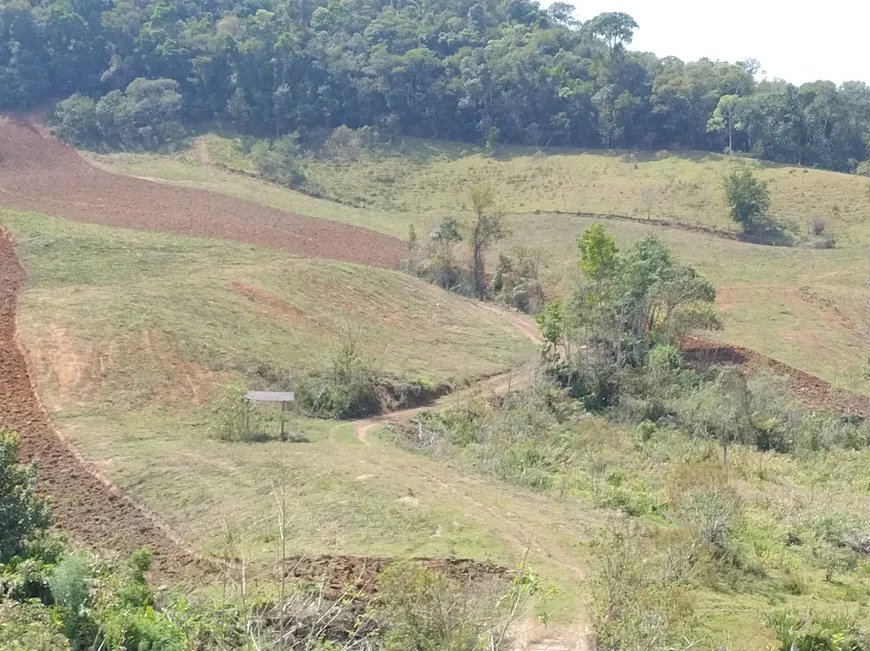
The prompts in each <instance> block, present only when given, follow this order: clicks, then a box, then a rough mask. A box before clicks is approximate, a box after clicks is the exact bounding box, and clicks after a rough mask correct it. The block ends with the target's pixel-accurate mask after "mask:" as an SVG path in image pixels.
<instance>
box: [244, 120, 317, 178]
mask: <svg viewBox="0 0 870 651" xmlns="http://www.w3.org/2000/svg"><path fill="white" fill-rule="evenodd" d="M251 160H252V161H253V162H254V165H255V166H256V168H257V173H258V174H259V175H260V176H261V177H263V178H264V179H266V180H267V181H271V182H273V183H278V184H280V185H286V186H288V187H291V188H295V187H299V186H300V185H302V184H303V183H304V182H305V174H304V172H303V169H302V165H301V162H300V149H299V145H298V144H297V134H296V133H289V134H286V135H284V136H281V137H280V138H278V139H277V140H274V141H271V142H270V141H268V140H260V141H257V142H256V143H254V145H252V147H251Z"/></svg>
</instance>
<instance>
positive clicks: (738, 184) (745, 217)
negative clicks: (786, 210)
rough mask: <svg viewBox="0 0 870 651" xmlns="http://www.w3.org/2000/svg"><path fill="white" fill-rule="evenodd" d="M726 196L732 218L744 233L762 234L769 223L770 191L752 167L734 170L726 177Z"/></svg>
mask: <svg viewBox="0 0 870 651" xmlns="http://www.w3.org/2000/svg"><path fill="white" fill-rule="evenodd" d="M725 196H726V197H727V199H728V205H729V206H730V208H731V219H733V220H734V221H735V222H737V223H738V224H739V225H740V227H741V228H742V229H743V232H744V233H755V234H760V232H761V231H763V230H764V228H765V227H766V226H767V225H768V219H767V211H768V209H769V208H770V192H769V191H768V189H767V183H766V182H765V181H761V180H759V179H758V177H756V176H755V174H754V173H753V172H752V170H751V169H744V170H742V171H739V172H737V171H735V172H732V173H731V174H730V175H729V176H728V177H727V178H726V179H725Z"/></svg>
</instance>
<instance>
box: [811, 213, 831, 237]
mask: <svg viewBox="0 0 870 651" xmlns="http://www.w3.org/2000/svg"><path fill="white" fill-rule="evenodd" d="M826 226H827V225H826V224H825V218H824V217H821V216H819V215H811V216H809V217H807V232H808V233H809V234H810V235H815V236H817V237H818V236H819V235H821V234H822V233H824V232H825V228H826Z"/></svg>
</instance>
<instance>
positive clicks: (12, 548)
mask: <svg viewBox="0 0 870 651" xmlns="http://www.w3.org/2000/svg"><path fill="white" fill-rule="evenodd" d="M17 453H18V435H17V434H13V433H12V432H10V431H8V430H6V429H3V428H2V427H0V563H5V562H7V561H9V559H10V558H12V557H13V556H17V555H19V554H20V553H21V552H22V550H23V549H24V547H25V544H26V543H27V542H28V540H30V539H32V538H33V537H34V536H37V535H39V534H40V533H42V532H43V531H44V530H45V529H47V528H48V526H49V525H50V524H51V513H50V511H49V508H48V501H47V500H46V499H45V498H43V497H40V496H38V495H36V493H35V492H34V485H35V484H36V466H35V465H34V464H30V465H22V464H18V463H16V461H15V458H16V454H17Z"/></svg>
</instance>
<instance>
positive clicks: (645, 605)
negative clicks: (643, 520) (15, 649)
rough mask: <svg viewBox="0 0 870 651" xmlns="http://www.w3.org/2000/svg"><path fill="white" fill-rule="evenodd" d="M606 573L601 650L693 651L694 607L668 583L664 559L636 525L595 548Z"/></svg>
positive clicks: (598, 616)
mask: <svg viewBox="0 0 870 651" xmlns="http://www.w3.org/2000/svg"><path fill="white" fill-rule="evenodd" d="M595 549H596V551H597V552H598V555H599V557H600V559H601V571H600V574H599V578H598V582H597V586H596V588H595V592H596V595H595V596H596V598H595V600H594V601H593V608H594V611H593V620H594V624H595V635H596V640H595V646H594V648H596V649H599V650H600V651H623V650H624V649H672V648H679V649H683V648H691V647H692V646H694V645H691V644H689V639H688V635H689V634H690V632H691V623H692V608H691V604H690V603H689V601H688V599H687V597H686V594H685V592H684V590H683V589H682V588H681V587H680V586H679V585H677V584H676V583H675V582H673V581H669V580H667V579H666V578H665V577H667V576H668V572H667V571H666V570H665V567H666V565H665V564H664V562H663V559H662V558H661V557H660V556H659V555H658V554H656V552H655V550H654V549H653V548H652V541H651V540H650V539H648V538H646V537H644V536H643V535H642V533H641V532H640V530H639V529H638V528H636V527H633V526H629V525H625V526H620V525H617V526H616V527H614V528H612V529H611V530H609V531H608V532H607V535H606V536H605V537H604V539H603V540H601V541H600V542H599V543H597V544H596V546H595Z"/></svg>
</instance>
